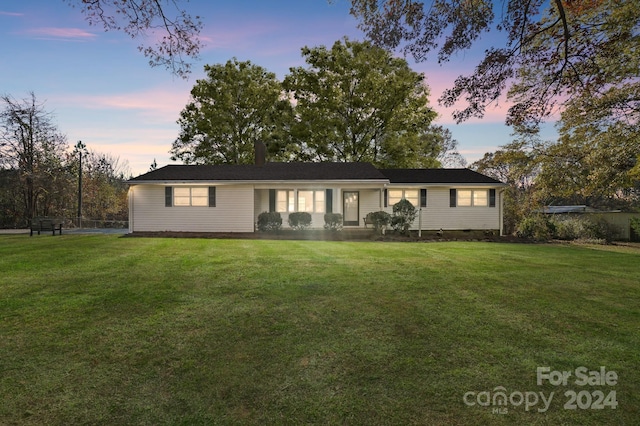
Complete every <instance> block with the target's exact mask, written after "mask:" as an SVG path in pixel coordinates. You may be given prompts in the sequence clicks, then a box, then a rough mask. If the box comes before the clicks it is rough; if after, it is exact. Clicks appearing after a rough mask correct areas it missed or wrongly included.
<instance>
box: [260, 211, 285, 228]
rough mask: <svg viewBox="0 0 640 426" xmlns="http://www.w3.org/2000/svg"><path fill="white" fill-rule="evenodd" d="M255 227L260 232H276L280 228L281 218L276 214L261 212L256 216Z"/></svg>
mask: <svg viewBox="0 0 640 426" xmlns="http://www.w3.org/2000/svg"><path fill="white" fill-rule="evenodd" d="M257 225H258V230H259V231H262V232H269V231H271V232H273V231H278V230H279V229H280V228H282V216H280V213H278V212H262V213H260V214H259V215H258V223H257Z"/></svg>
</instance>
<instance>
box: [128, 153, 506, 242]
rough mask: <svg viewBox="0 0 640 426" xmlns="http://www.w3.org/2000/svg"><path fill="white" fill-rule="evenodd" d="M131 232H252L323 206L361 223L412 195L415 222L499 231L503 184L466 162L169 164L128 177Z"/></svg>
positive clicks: (318, 214) (316, 214) (318, 220)
mask: <svg viewBox="0 0 640 426" xmlns="http://www.w3.org/2000/svg"><path fill="white" fill-rule="evenodd" d="M128 183H129V185H130V189H129V232H161V231H173V232H254V231H255V223H256V221H257V218H258V215H259V214H260V213H261V212H264V211H277V212H281V214H282V218H283V226H284V227H286V223H287V215H288V213H290V212H294V211H305V212H309V213H311V215H312V218H313V221H312V227H314V228H322V227H323V225H324V214H325V213H341V214H342V215H343V219H344V226H345V227H364V226H365V223H364V217H365V216H366V215H367V213H370V212H374V211H379V210H385V211H387V212H389V213H391V212H392V207H393V204H395V203H396V202H398V201H399V200H400V199H402V198H406V199H407V200H409V201H410V202H411V203H412V204H413V205H414V206H416V208H417V209H420V215H419V217H418V218H416V220H415V222H414V224H413V229H418V226H421V229H422V230H440V229H443V230H493V231H499V230H502V214H503V208H502V197H503V191H502V189H503V187H504V186H505V184H503V183H501V182H499V181H497V180H495V179H492V178H490V177H488V176H485V175H482V174H480V173H476V172H474V171H472V170H469V169H383V170H379V169H376V168H375V167H374V166H372V165H371V164H368V163H264V162H262V161H257V162H256V164H255V165H169V166H165V167H162V168H160V169H157V170H154V171H151V172H148V173H145V174H143V175H141V176H138V177H136V178H133V179H131V180H130V181H129V182H128Z"/></svg>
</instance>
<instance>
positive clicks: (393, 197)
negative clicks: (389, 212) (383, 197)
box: [387, 189, 420, 207]
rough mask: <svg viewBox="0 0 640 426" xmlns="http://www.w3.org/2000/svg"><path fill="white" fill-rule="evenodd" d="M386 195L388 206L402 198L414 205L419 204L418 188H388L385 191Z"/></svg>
mask: <svg viewBox="0 0 640 426" xmlns="http://www.w3.org/2000/svg"><path fill="white" fill-rule="evenodd" d="M387 196H388V197H389V205H390V206H393V205H394V204H396V203H397V202H398V201H400V200H402V199H405V200H407V201H409V202H410V203H411V204H413V206H414V207H417V206H419V201H420V191H419V190H418V189H390V190H388V191H387Z"/></svg>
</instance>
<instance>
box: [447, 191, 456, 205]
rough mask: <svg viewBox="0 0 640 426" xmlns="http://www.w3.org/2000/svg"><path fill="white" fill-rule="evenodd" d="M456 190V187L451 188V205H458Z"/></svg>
mask: <svg viewBox="0 0 640 426" xmlns="http://www.w3.org/2000/svg"><path fill="white" fill-rule="evenodd" d="M456 195H457V193H456V190H455V189H453V188H452V189H450V190H449V207H455V206H456V198H457V197H456Z"/></svg>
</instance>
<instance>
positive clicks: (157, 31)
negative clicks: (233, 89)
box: [65, 0, 202, 77]
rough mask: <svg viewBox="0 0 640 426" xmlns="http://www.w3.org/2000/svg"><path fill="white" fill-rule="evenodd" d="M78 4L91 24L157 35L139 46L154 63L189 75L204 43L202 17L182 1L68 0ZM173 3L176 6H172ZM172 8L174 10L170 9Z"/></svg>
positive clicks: (141, 35)
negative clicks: (192, 62)
mask: <svg viewBox="0 0 640 426" xmlns="http://www.w3.org/2000/svg"><path fill="white" fill-rule="evenodd" d="M65 2H66V3H68V4H69V5H71V6H73V7H79V8H80V10H81V12H82V13H83V14H84V15H85V17H86V19H87V21H88V22H89V24H91V25H101V26H102V27H103V28H104V29H105V31H112V30H113V31H123V32H124V33H125V34H127V35H129V36H131V37H132V38H155V39H156V40H158V41H157V42H156V44H155V45H147V44H144V43H143V44H141V45H140V46H139V47H138V49H139V50H140V51H141V52H142V53H143V54H144V55H145V56H146V57H147V58H149V64H150V65H151V66H164V67H166V68H167V69H169V70H171V72H172V73H174V74H176V75H178V76H181V77H186V76H188V75H189V73H190V72H191V63H190V62H189V60H190V59H196V58H198V55H199V53H200V48H201V47H202V42H201V40H200V37H199V36H200V30H201V29H202V22H201V21H200V17H199V16H196V17H191V15H189V14H188V13H186V11H185V10H184V9H182V8H181V7H180V3H181V0H129V1H127V0H65ZM172 6H173V7H172ZM171 10H173V12H172V11H171Z"/></svg>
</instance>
